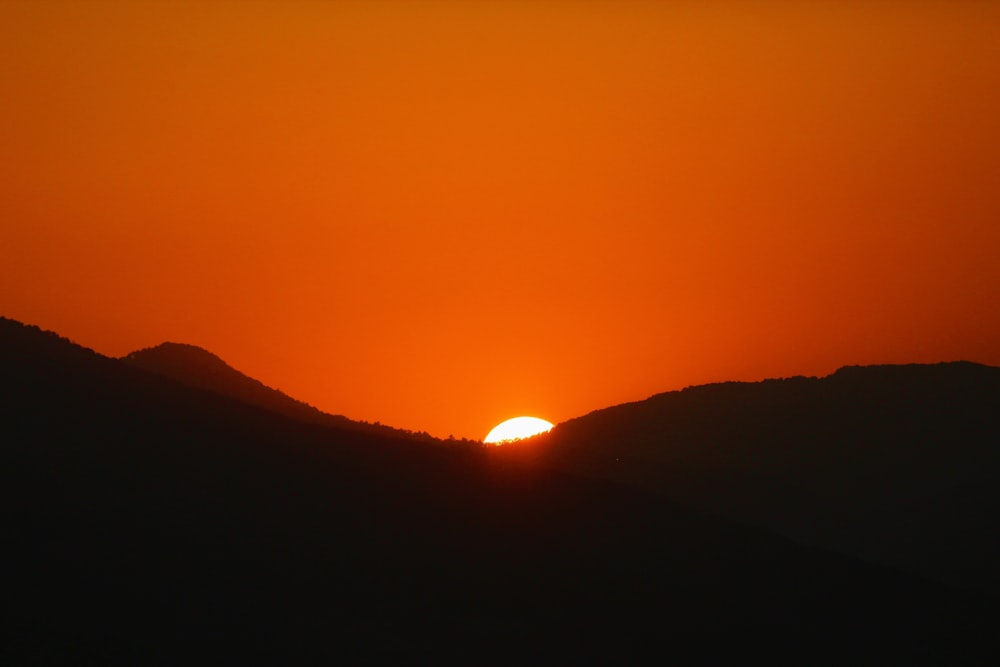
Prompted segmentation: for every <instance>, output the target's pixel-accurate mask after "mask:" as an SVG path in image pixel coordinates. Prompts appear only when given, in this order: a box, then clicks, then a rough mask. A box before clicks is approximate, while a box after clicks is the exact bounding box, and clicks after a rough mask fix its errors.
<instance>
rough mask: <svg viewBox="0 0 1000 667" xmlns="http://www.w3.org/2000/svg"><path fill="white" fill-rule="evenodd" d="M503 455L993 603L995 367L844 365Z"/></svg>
mask: <svg viewBox="0 0 1000 667" xmlns="http://www.w3.org/2000/svg"><path fill="white" fill-rule="evenodd" d="M497 454H498V455H501V456H504V457H506V458H521V459H529V460H532V461H534V462H535V463H539V464H542V465H545V466H550V467H553V468H557V469H561V470H566V471H572V472H574V473H578V474H584V475H589V476H594V477H601V478H606V479H610V480H616V481H619V482H626V483H629V484H633V485H637V486H640V487H642V488H645V489H648V490H653V491H656V492H658V493H660V494H662V495H665V496H667V497H669V498H671V499H674V500H678V501H681V502H683V503H684V504H686V505H688V506H690V507H694V508H698V509H701V510H703V511H709V512H712V513H714V514H717V515H721V516H725V517H729V518H731V519H734V520H738V521H741V522H744V523H748V524H752V525H757V526H760V527H764V528H767V529H771V530H775V531H778V532H780V533H781V534H784V535H786V536H788V537H791V538H793V539H795V540H797V541H799V542H802V543H804V544H810V545H816V546H822V547H825V548H831V549H835V550H837V551H840V552H843V553H846V554H851V555H855V556H859V557H862V558H865V559H868V560H872V561H875V562H881V563H884V564H888V565H892V566H895V567H902V568H905V569H908V570H910V571H913V572H918V573H921V574H922V575H925V576H929V577H933V578H935V579H938V580H940V581H946V582H950V583H953V584H957V585H962V586H966V587H968V588H970V589H976V590H988V591H992V592H993V593H994V594H997V593H1000V566H998V565H997V564H998V563H1000V534H998V532H997V531H996V526H997V525H1000V485H998V481H1000V369H997V368H991V367H987V366H981V365H977V364H971V363H961V362H960V363H948V364H936V365H907V366H874V367H849V368H843V369H841V370H839V371H837V372H836V373H834V374H833V375H831V376H829V377H825V378H805V377H796V378H788V379H783V380H768V381H764V382H759V383H736V382H733V383H724V384H716V385H707V386H701V387H692V388H689V389H685V390H683V391H679V392H670V393H666V394H660V395H657V396H653V397H651V398H649V399H647V400H645V401H639V402H636V403H629V404H626V405H620V406H616V407H612V408H607V409H604V410H599V411H597V412H594V413H591V414H589V415H586V416H583V417H580V418H578V419H574V420H571V421H569V422H566V423H564V424H560V425H558V426H557V427H556V428H555V429H554V430H553V431H552V432H551V433H550V434H548V435H547V436H543V437H541V438H537V439H535V440H532V441H530V444H527V445H524V446H521V447H520V448H517V447H512V448H506V449H505V451H503V452H497Z"/></svg>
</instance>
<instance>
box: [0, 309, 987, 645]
mask: <svg viewBox="0 0 1000 667" xmlns="http://www.w3.org/2000/svg"><path fill="white" fill-rule="evenodd" d="M0 362H2V363H0V394H2V395H3V397H4V400H3V401H2V402H0V416H2V417H3V418H2V419H0V424H2V425H3V426H2V428H3V433H4V435H5V436H6V437H4V438H2V439H0V440H2V443H3V452H4V457H5V465H4V467H3V468H2V469H0V475H2V476H3V483H2V484H0V506H2V507H4V508H6V509H7V510H11V509H13V508H16V509H14V511H12V512H11V516H9V517H8V519H9V520H8V524H7V534H8V535H9V536H10V537H11V538H12V539H11V541H10V545H9V547H8V548H7V550H6V552H5V558H6V560H7V563H8V567H7V568H4V570H3V572H2V573H0V576H2V577H3V579H4V581H3V583H4V590H5V604H4V606H3V609H2V611H3V615H4V616H3V618H4V620H5V623H4V624H2V625H3V627H4V628H5V629H6V630H8V631H10V632H11V633H12V634H13V637H12V639H11V641H8V642H6V643H2V644H0V652H3V654H4V655H7V656H13V659H12V660H10V661H11V662H12V663H18V662H25V657H26V656H32V655H34V656H37V655H38V651H39V650H44V651H45V657H47V658H48V659H47V660H45V662H48V663H60V662H61V663H63V664H73V663H74V662H79V661H80V656H81V655H83V656H90V658H91V659H92V661H95V662H99V663H101V664H135V662H136V660H137V659H139V658H144V659H143V660H140V661H141V662H144V663H147V664H148V663H149V662H150V660H152V661H153V662H159V663H160V664H171V663H176V662H177V661H179V660H181V659H190V658H191V657H192V656H197V657H198V658H199V659H201V660H203V661H205V662H208V663H211V662H213V661H214V662H219V661H222V660H223V658H225V657H229V658H232V657H233V656H236V657H238V658H239V659H240V661H241V662H244V663H261V664H268V663H270V664H273V663H274V662H276V661H278V662H283V663H285V664H289V663H296V664H298V663H301V664H308V663H311V662H314V661H315V660H317V659H318V660H324V661H329V660H333V659H340V660H341V661H344V660H348V661H350V660H359V661H364V660H373V659H391V660H402V659H406V658H407V657H410V658H412V657H413V656H415V655H419V656H421V657H426V658H428V659H429V660H433V661H435V662H439V663H441V662H456V663H457V662H461V663H463V664H468V662H469V660H470V659H474V658H476V657H477V656H478V658H479V660H480V661H482V659H483V656H487V661H489V660H490V659H492V660H494V661H496V662H498V663H505V662H510V661H512V660H515V659H518V660H523V659H525V656H528V657H529V658H530V659H533V660H537V661H538V662H540V663H549V664H551V663H552V662H554V661H562V662H567V661H568V662H583V661H599V662H608V661H613V660H619V661H620V660H625V661H627V662H638V661H641V660H648V659H650V653H651V652H652V653H654V654H655V655H656V656H658V657H659V658H661V659H671V658H672V659H677V660H682V661H683V662H684V663H685V664H719V662H718V661H719V660H720V659H721V660H723V661H732V660H736V659H737V658H739V659H743V658H744V657H745V656H747V655H760V656H769V657H771V658H772V659H773V658H775V657H776V656H777V657H782V658H785V659H789V660H791V661H797V662H801V659H802V656H803V655H805V656H808V658H809V662H811V663H812V664H843V661H844V660H845V659H847V658H849V657H852V658H855V659H854V660H853V662H854V663H865V662H868V663H870V664H878V663H884V662H886V661H887V660H891V659H892V658H895V659H897V660H898V659H902V660H903V661H905V662H908V663H910V664H921V663H922V664H935V663H937V662H942V661H944V660H945V658H947V657H955V656H958V657H959V658H962V657H969V658H970V659H971V661H972V662H973V663H975V660H977V659H979V658H980V657H983V656H987V655H990V654H991V651H993V650H994V648H995V643H996V642H995V640H994V638H993V636H992V631H991V629H992V628H993V627H995V622H994V621H995V616H996V614H995V613H993V612H992V611H991V609H993V602H992V600H989V599H986V598H981V597H976V596H969V595H967V594H965V593H960V592H956V591H953V590H951V589H947V588H942V587H939V586H935V585H933V584H929V583H927V582H924V581H921V580H918V579H914V578H912V577H909V576H907V575H903V574H900V573H898V572H895V571H892V570H888V569H885V568H880V567H876V566H870V565H866V564H863V563H858V562H856V561H853V560H851V559H845V558H843V557H841V556H836V555H834V554H829V553H825V552H821V551H817V550H814V549H803V548H801V547H799V546H797V545H794V544H793V543H791V542H789V541H787V540H785V539H782V538H779V537H776V536H774V535H771V534H768V533H765V532H761V531H759V530H757V529H754V528H752V527H750V528H748V527H746V526H740V525H738V524H734V523H731V522H726V521H720V520H717V519H713V518H712V517H710V516H707V515H704V514H703V513H698V512H694V511H691V510H687V509H685V508H683V507H681V506H679V505H676V504H672V503H669V502H665V501H663V500H662V499H660V498H658V497H657V496H655V495H652V494H647V493H645V492H640V491H637V490H634V489H630V488H628V487H627V486H622V485H618V484H612V483H610V482H603V481H588V480H581V479H578V478H575V477H572V476H568V475H564V474H561V473H552V472H548V471H544V470H541V469H539V468H537V467H529V466H519V465H509V464H508V462H505V461H503V460H498V459H495V458H492V457H490V456H488V455H486V453H485V452H484V451H480V450H461V449H455V448H440V447H430V446H427V447H420V446H414V444H413V443H411V442H408V441H406V440H405V439H400V438H390V437H388V436H382V435H375V434H370V433H360V432H355V431H349V430H344V429H340V430H338V429H328V428H323V427H321V426H319V425H314V424H307V423H304V422H301V421H297V420H292V419H288V418H286V417H284V416H282V415H278V414H275V413H273V412H270V411H266V410H261V409H258V408H256V407H255V406H250V405H246V404H243V403H240V402H238V401H234V400H232V399H230V398H229V397H226V396H222V395H219V394H215V393H212V392H207V391H203V390H199V389H195V388H191V387H186V386H184V385H182V384H180V383H177V382H174V381H171V380H169V379H168V378H163V377H161V376H157V375H155V374H151V373H147V372H142V371H140V370H138V369H134V368H131V367H129V366H127V365H126V364H122V363H120V362H119V361H117V360H114V359H110V358H107V357H102V356H100V355H97V354H96V353H93V352H91V351H85V350H82V349H81V348H78V347H77V346H74V345H72V344H71V343H69V342H66V341H65V340H64V339H60V338H58V337H49V336H43V335H39V334H38V333H37V332H36V331H33V330H30V329H27V328H23V327H21V328H18V327H15V326H12V325H9V324H8V323H7V322H4V321H0ZM859 600H863V601H864V604H863V605H859V604H858V601H859ZM914 632H917V633H918V637H919V641H917V642H915V641H914V637H913V634H914ZM723 639H725V641H722V640H723ZM53 656H54V657H53ZM772 661H773V660H772Z"/></svg>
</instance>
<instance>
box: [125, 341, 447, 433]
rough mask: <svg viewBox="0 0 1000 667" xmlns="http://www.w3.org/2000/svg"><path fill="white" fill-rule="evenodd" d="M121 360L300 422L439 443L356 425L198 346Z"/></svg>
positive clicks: (160, 348)
mask: <svg viewBox="0 0 1000 667" xmlns="http://www.w3.org/2000/svg"><path fill="white" fill-rule="evenodd" d="M121 360H122V361H123V362H124V363H126V364H128V365H130V366H133V367H135V368H141V369H143V370H146V371H149V372H152V373H157V374H159V375H163V376H166V377H169V378H171V379H173V380H177V381H178V382H181V383H183V384H186V385H189V386H191V387H197V388H199V389H205V390H208V391H213V392H216V393H218V394H222V395H224V396H229V397H231V398H235V399H237V400H239V401H242V402H244V403H248V404H250V405H256V406H258V407H261V408H264V409H265V410H270V411H271V412H276V413H278V414H282V415H285V416H286V417H291V418H292V419H296V420H299V421H303V422H307V423H311V424H320V425H323V426H331V427H335V428H345V429H352V430H358V431H366V432H370V433H381V434H384V435H394V436H402V437H407V438H411V439H419V440H422V441H425V442H439V441H437V440H435V439H434V438H432V437H430V436H429V435H428V434H426V433H413V432H411V431H405V430H402V429H395V428H392V427H389V426H384V425H381V424H369V423H366V422H358V421H354V420H351V419H348V418H347V417H345V416H343V415H333V414H328V413H326V412H323V411H321V410H319V409H317V408H315V407H313V406H311V405H309V404H308V403H304V402H302V401H299V400H297V399H294V398H292V397H291V396H288V395H287V394H285V393H284V392H281V391H279V390H277V389H272V388H271V387H268V386H267V385H265V384H264V383H263V382H261V381H260V380H256V379H254V378H252V377H250V376H248V375H245V374H244V373H241V372H240V371H238V370H236V369H235V368H233V367H232V366H230V365H229V364H227V363H226V362H225V361H223V360H222V359H221V358H219V357H218V356H216V355H214V354H212V353H211V352H209V351H208V350H205V349H203V348H200V347H198V346H196V345H188V344H185V343H161V344H160V345H157V346H155V347H150V348H145V349H142V350H136V351H135V352H131V353H130V354H127V355H125V356H124V357H122V358H121Z"/></svg>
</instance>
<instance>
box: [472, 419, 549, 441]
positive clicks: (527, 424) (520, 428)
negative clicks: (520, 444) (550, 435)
mask: <svg viewBox="0 0 1000 667" xmlns="http://www.w3.org/2000/svg"><path fill="white" fill-rule="evenodd" d="M551 428H552V422H547V421H545V420H544V419H539V418H538V417H514V418H513V419H508V420H507V421H505V422H502V423H500V424H497V425H496V426H494V427H493V430H492V431H490V432H489V433H488V434H487V435H486V438H485V439H484V440H483V442H485V443H486V444H490V445H502V444H503V443H505V442H512V441H514V440H522V439H524V438H530V437H531V436H533V435H538V434H539V433H545V432H546V431H548V430H550V429H551Z"/></svg>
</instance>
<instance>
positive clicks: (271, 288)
mask: <svg viewBox="0 0 1000 667" xmlns="http://www.w3.org/2000/svg"><path fill="white" fill-rule="evenodd" d="M998 118H1000V3H997V2H941V3H919V2H913V1H907V2H882V3H878V2H854V1H852V2H821V1H808V2H776V3H751V2H692V3H687V4H686V3H666V2H664V3H656V2H627V1H626V2H593V1H592V2H556V1H549V2H546V1H541V2H472V1H469V2H460V1H454V2H435V3H421V2H379V1H371V2H356V3H344V2H341V3H319V2H309V3H290V2H254V3H251V2H239V3H227V2H210V3H198V4H184V3H179V2H150V3H139V2H124V3H116V4H112V3H101V2H66V3H44V2H31V3H23V4H22V3H18V2H3V3H0V314H3V315H6V316H8V317H14V318H16V319H20V320H23V321H26V322H29V323H32V324H37V325H39V326H42V327H43V328H47V329H53V330H55V331H57V332H59V333H60V334H62V335H65V336H68V337H69V338H71V339H73V340H74V341H76V342H79V343H81V344H83V345H86V346H88V347H92V348H94V349H96V350H97V351H99V352H102V353H105V354H110V355H122V354H125V353H127V352H129V351H131V350H133V349H136V348H140V347H148V346H150V345H154V344H156V343H159V342H161V341H164V340H172V341H177V342H187V343H193V344H196V345H201V346H203V347H205V348H207V349H209V350H211V351H213V352H215V353H216V354H219V355H220V356H221V357H223V358H224V359H226V360H227V361H228V362H229V363H230V364H232V365H233V366H235V367H236V368H238V369H240V370H242V371H244V372H246V373H248V374H250V375H252V376H254V377H257V378H259V379H261V380H262V381H264V382H265V383H267V384H269V385H271V386H275V387H278V388H280V389H282V390H283V391H285V392H287V393H289V394H291V395H292V396H295V397H296V398H300V399H302V400H305V401H308V402H309V403H312V404H314V405H316V406H318V407H320V408H322V409H325V410H327V411H331V412H335V413H342V414H346V415H348V416H350V417H353V418H357V419H365V420H369V421H375V420H380V421H382V422H383V423H388V424H391V425H394V426H399V427H403V428H410V429H414V430H427V431H429V432H431V433H432V434H434V435H439V436H447V435H449V434H454V435H456V436H465V437H472V438H481V437H483V436H484V435H485V434H486V432H487V431H488V430H489V429H490V428H491V427H492V426H493V425H495V424H496V423H498V422H500V421H502V420H503V419H505V418H507V417H512V416H515V415H518V414H531V415H537V416H539V417H544V418H546V419H549V420H551V421H560V420H564V419H567V418H570V417H574V416H577V415H580V414H583V413H585V412H588V411H590V410H592V409H596V408H600V407H604V406H607V405H611V404H615V403H620V402H623V401H627V400H636V399H641V398H644V397H646V396H648V395H650V394H652V393H656V392H659V391H666V390H671V389H678V388H681V387H683V386H686V385H691V384H700V383H704V382H710V381H719V380H727V379H741V380H757V379H762V378H765V377H780V376H787V375H795V374H805V375H815V374H826V373H828V372H831V371H833V370H834V369H836V368H837V367H839V366H841V365H845V364H870V363H889V362H892V363H894V362H932V361H941V360H954V359H969V360H973V361H979V362H983V363H989V364H994V365H1000V122H998V120H997V119H998Z"/></svg>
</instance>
